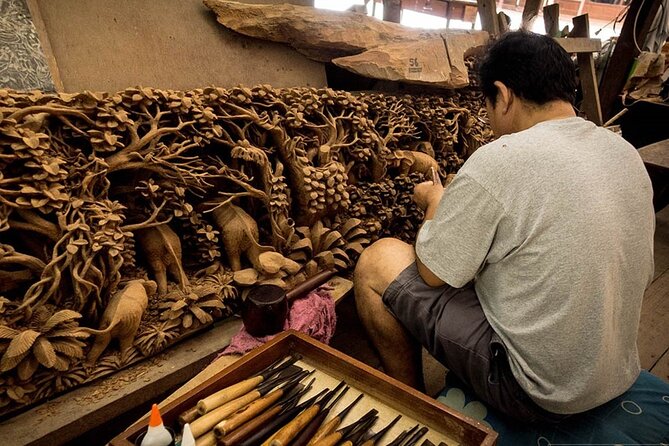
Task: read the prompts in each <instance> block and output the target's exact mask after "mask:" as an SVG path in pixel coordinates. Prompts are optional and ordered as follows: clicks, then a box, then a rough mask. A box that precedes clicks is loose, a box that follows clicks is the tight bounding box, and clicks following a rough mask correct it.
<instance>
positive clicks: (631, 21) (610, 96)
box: [599, 0, 662, 119]
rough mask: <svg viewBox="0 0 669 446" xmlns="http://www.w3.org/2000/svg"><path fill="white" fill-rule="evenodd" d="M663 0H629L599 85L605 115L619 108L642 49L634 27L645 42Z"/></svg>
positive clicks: (641, 40) (606, 117)
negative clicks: (660, 0)
mask: <svg viewBox="0 0 669 446" xmlns="http://www.w3.org/2000/svg"><path fill="white" fill-rule="evenodd" d="M660 3H662V2H659V1H649V0H632V3H631V4H630V7H629V10H628V11H627V16H626V17H625V23H623V28H622V30H621V31H620V37H618V42H617V43H616V47H615V48H614V50H613V54H612V55H611V59H610V60H609V63H608V65H607V67H606V71H604V76H603V77H602V82H601V84H600V86H599V96H600V98H601V101H602V112H603V115H604V119H608V118H610V117H611V116H613V115H615V114H616V112H617V111H618V110H619V109H620V104H619V103H618V97H619V95H620V94H621V93H622V90H623V87H625V82H626V81H627V77H628V76H629V72H630V68H631V66H632V63H633V62H634V58H635V57H636V56H638V55H639V51H638V50H637V48H636V45H635V44H634V31H635V29H636V41H637V43H638V44H639V46H642V45H643V43H644V41H645V40H646V35H647V34H648V30H649V29H650V26H651V24H652V23H653V20H654V19H655V15H656V14H657V11H658V9H659V8H660ZM635 22H636V24H635Z"/></svg>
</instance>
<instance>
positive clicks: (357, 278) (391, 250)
mask: <svg viewBox="0 0 669 446" xmlns="http://www.w3.org/2000/svg"><path fill="white" fill-rule="evenodd" d="M414 260H415V254H414V250H413V247H412V246H411V245H409V244H407V243H404V242H403V241H401V240H397V239H394V238H383V239H380V240H377V241H376V242H374V243H373V244H372V245H370V246H369V247H368V248H367V249H365V250H364V251H363V252H362V254H361V255H360V258H359V259H358V263H357V265H356V267H355V272H354V279H353V281H354V284H355V286H356V289H358V288H359V287H365V286H367V287H370V288H371V289H372V290H374V291H375V292H376V293H378V294H383V291H385V289H386V288H387V287H388V285H390V283H391V282H392V281H393V280H394V279H395V278H396V277H397V276H398V275H399V274H400V273H401V272H402V271H403V270H404V269H405V268H406V267H407V266H409V265H410V264H411V263H412V262H413V261H414Z"/></svg>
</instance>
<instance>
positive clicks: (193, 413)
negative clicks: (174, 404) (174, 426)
mask: <svg viewBox="0 0 669 446" xmlns="http://www.w3.org/2000/svg"><path fill="white" fill-rule="evenodd" d="M199 415H200V414H199V412H198V411H197V406H193V407H191V408H190V409H188V410H187V411H185V412H182V413H181V415H179V424H180V425H182V426H183V425H184V424H186V423H192V422H193V421H195V419H196V418H197V417H198V416H199Z"/></svg>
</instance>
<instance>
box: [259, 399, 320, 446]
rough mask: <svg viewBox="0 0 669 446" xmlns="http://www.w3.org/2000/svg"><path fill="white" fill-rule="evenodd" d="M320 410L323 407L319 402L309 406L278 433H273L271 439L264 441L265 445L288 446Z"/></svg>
mask: <svg viewBox="0 0 669 446" xmlns="http://www.w3.org/2000/svg"><path fill="white" fill-rule="evenodd" d="M320 410H321V408H320V406H319V405H318V404H314V405H313V406H311V407H309V408H308V409H306V410H305V411H304V412H302V413H301V414H299V415H298V416H297V417H295V419H294V420H293V421H291V422H290V423H288V424H286V425H285V426H284V427H282V428H281V429H280V430H279V431H278V432H277V433H276V434H274V435H272V437H271V438H270V439H269V440H267V441H266V442H265V443H263V446H287V445H288V444H289V443H290V441H291V440H292V439H293V438H295V436H296V435H297V434H299V433H300V431H301V430H302V429H304V426H306V425H307V424H309V421H311V420H312V419H313V418H314V417H315V416H316V415H318V412H319V411H320Z"/></svg>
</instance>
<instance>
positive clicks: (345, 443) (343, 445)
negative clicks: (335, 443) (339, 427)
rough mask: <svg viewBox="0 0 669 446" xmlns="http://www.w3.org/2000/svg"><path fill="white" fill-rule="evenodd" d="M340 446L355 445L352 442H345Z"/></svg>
mask: <svg viewBox="0 0 669 446" xmlns="http://www.w3.org/2000/svg"><path fill="white" fill-rule="evenodd" d="M339 446H353V443H352V442H351V440H346V441H345V442H343V443H342V444H340V445H339Z"/></svg>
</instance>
